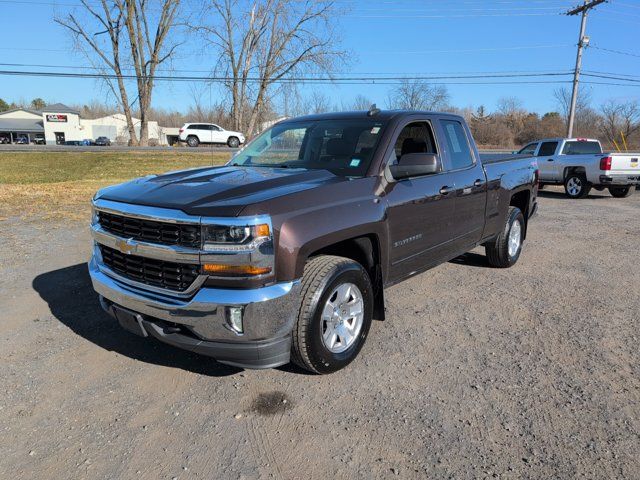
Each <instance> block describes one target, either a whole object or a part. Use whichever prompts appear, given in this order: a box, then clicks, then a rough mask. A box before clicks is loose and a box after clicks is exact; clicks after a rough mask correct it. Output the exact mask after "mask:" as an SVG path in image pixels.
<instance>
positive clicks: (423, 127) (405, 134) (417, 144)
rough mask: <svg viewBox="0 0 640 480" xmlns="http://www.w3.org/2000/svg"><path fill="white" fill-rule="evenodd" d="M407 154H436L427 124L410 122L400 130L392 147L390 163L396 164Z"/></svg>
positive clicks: (431, 132) (434, 144)
mask: <svg viewBox="0 0 640 480" xmlns="http://www.w3.org/2000/svg"><path fill="white" fill-rule="evenodd" d="M407 153H434V154H435V153H438V152H437V150H436V143H435V141H434V137H433V131H432V130H431V125H430V124H429V123H428V122H412V123H409V124H408V125H406V126H405V127H404V128H403V129H402V131H401V132H400V135H398V139H397V140H396V143H395V144H394V147H393V154H392V158H391V163H397V162H398V160H400V157H401V156H402V155H406V154H407Z"/></svg>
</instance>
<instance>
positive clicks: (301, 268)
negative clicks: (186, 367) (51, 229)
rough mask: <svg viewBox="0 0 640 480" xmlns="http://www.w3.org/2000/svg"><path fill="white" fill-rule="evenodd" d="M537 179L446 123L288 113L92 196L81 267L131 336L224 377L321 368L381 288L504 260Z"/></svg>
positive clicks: (346, 346)
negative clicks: (211, 156)
mask: <svg viewBox="0 0 640 480" xmlns="http://www.w3.org/2000/svg"><path fill="white" fill-rule="evenodd" d="M537 184H538V168H537V164H536V161H535V158H511V159H505V160H497V159H496V160H493V161H492V160H485V161H484V162H483V161H481V160H480V157H479V154H478V151H477V149H476V146H475V143H474V141H473V139H472V136H471V133H470V131H469V128H468V126H467V124H466V123H465V121H464V119H463V118H461V117H459V116H456V115H451V114H443V113H429V112H424V113H421V112H414V111H380V110H378V109H372V110H370V111H369V112H355V113H336V114H322V115H313V116H306V117H301V118H295V119H289V120H285V121H282V122H280V123H278V124H276V125H275V126H273V127H272V128H270V129H269V130H267V131H265V132H264V133H262V134H261V135H259V136H258V137H257V138H255V139H254V140H253V141H252V142H250V143H249V144H248V145H247V146H246V147H245V148H244V149H243V150H241V151H240V152H238V153H237V154H236V155H235V156H234V157H233V158H232V159H231V160H230V161H229V163H227V164H226V165H225V166H220V167H203V168H196V169H191V170H184V171H178V172H173V173H166V174H163V175H151V176H148V177H144V178H139V179H136V180H132V181H129V182H127V183H124V184H121V185H116V186H112V187H107V188H105V189H103V190H101V191H99V192H98V193H97V194H96V195H95V197H94V199H93V213H92V222H91V230H92V234H93V240H94V244H93V245H94V247H93V256H92V259H91V261H90V264H89V272H90V275H91V279H92V283H93V287H94V289H95V290H96V292H97V293H98V294H99V299H100V302H101V305H102V307H103V308H104V310H106V311H107V312H108V313H109V314H110V315H111V316H113V317H114V318H115V319H116V320H117V321H118V322H119V323H120V324H121V326H122V327H124V328H125V329H127V330H129V331H130V332H133V333H136V334H138V335H140V336H142V337H155V338H156V339H158V340H160V341H162V342H165V343H167V344H170V345H173V346H176V347H180V348H183V349H187V350H190V351H193V352H197V353H200V354H204V355H208V356H210V357H213V358H214V359H216V360H217V361H219V362H222V363H225V364H229V365H233V366H237V367H243V368H269V367H276V366H280V365H283V364H286V363H288V362H289V361H293V362H295V363H296V364H297V365H299V366H300V367H302V368H304V369H307V370H309V371H311V372H314V373H320V374H324V373H330V372H334V371H336V370H338V369H340V368H343V367H345V366H346V365H347V364H349V363H350V362H351V361H352V360H353V359H354V358H355V357H356V355H357V354H358V352H359V351H360V349H361V348H362V346H363V344H364V342H365V339H366V338H367V335H368V333H369V327H370V325H371V322H372V319H377V320H384V319H385V307H384V306H385V301H384V291H385V288H386V287H389V286H390V285H393V284H396V283H398V282H400V281H402V280H405V279H407V278H410V277H412V276H414V275H417V274H419V273H421V272H424V271H425V270H427V269H429V268H432V267H434V266H436V265H438V264H441V263H443V262H447V261H449V260H451V259H453V258H455V257H457V256H460V255H461V254H463V253H464V252H467V251H468V250H471V249H473V248H474V247H476V246H478V245H483V246H484V247H485V249H486V254H487V258H488V263H489V264H490V265H491V266H494V267H502V268H504V267H510V266H512V265H514V264H515V263H516V262H517V260H518V258H519V256H520V253H521V249H522V245H523V241H524V239H525V237H526V233H527V227H528V224H529V218H530V217H531V216H532V215H533V214H534V212H535V210H536V206H537V202H536V194H537ZM487 274H490V270H488V271H487ZM460 288H464V286H461V287H460ZM425 301H428V299H425Z"/></svg>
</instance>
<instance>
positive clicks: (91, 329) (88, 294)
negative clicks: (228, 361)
mask: <svg viewBox="0 0 640 480" xmlns="http://www.w3.org/2000/svg"><path fill="white" fill-rule="evenodd" d="M32 285H33V289H34V290H35V291H36V292H38V294H39V295H40V297H42V299H43V300H44V301H45V302H47V304H48V305H49V309H50V310H51V313H52V314H53V315H54V316H55V317H56V318H57V319H58V320H59V321H60V322H62V323H63V324H65V325H66V326H67V327H69V328H70V329H71V330H73V332H75V333H76V334H78V335H80V336H81V337H83V338H86V339H87V340H89V341H90V342H93V343H95V344H96V345H98V346H99V347H102V348H104V349H105V350H110V351H114V352H118V353H119V354H121V355H126V356H127V357H129V358H133V359H134V360H139V361H141V362H146V363H152V364H155V365H162V366H166V367H173V368H181V369H183V370H188V371H191V372H194V373H199V374H201V375H208V376H212V377H225V376H228V375H233V374H236V373H238V372H241V371H242V370H241V369H239V368H234V367H229V366H226V365H222V364H220V363H217V362H216V361H215V360H213V359H211V358H208V357H205V356H201V355H196V354H194V353H190V352H187V351H183V350H178V349H176V348H174V347H171V346H169V345H164V344H162V343H160V342H158V341H157V340H154V339H149V338H140V337H136V336H135V335H132V334H130V333H128V332H126V331H125V330H123V329H122V328H120V326H119V325H118V323H117V322H116V321H115V320H113V319H112V318H111V317H110V316H109V315H107V314H106V313H105V312H104V311H103V310H102V308H101V307H100V303H99V302H98V296H97V295H96V293H95V292H94V291H93V288H92V287H91V280H90V278H89V272H88V270H87V264H86V263H81V264H78V265H73V266H71V267H66V268H61V269H59V270H54V271H52V272H47V273H43V274H42V275H38V276H37V277H36V278H35V279H34V280H33V284H32Z"/></svg>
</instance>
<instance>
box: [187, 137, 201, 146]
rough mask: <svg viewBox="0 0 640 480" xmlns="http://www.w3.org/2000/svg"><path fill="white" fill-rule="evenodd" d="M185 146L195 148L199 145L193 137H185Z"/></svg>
mask: <svg viewBox="0 0 640 480" xmlns="http://www.w3.org/2000/svg"><path fill="white" fill-rule="evenodd" d="M187 145H189V146H190V147H197V146H198V145H200V139H199V138H198V137H196V136H195V135H191V136H189V137H187Z"/></svg>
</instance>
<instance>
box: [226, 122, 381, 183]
mask: <svg viewBox="0 0 640 480" xmlns="http://www.w3.org/2000/svg"><path fill="white" fill-rule="evenodd" d="M383 128H384V124H383V123H382V122H381V121H379V120H375V119H368V118H367V119H346V120H316V121H307V122H304V121H302V122H287V123H283V124H280V125H275V126H273V127H272V128H270V129H269V130H267V131H266V132H264V133H262V134H261V135H259V136H258V137H257V138H256V139H255V140H253V141H252V142H251V143H250V144H249V145H247V147H246V148H244V149H243V150H242V151H240V152H238V154H237V155H236V156H235V157H233V158H232V159H231V162H230V164H231V165H242V166H245V167H274V168H306V169H322V170H329V171H331V172H332V173H334V174H336V175H341V176H345V177H363V176H365V175H366V173H367V170H368V168H369V165H370V163H371V159H372V157H373V153H374V152H375V149H376V147H377V145H378V140H379V138H380V137H381V136H382V131H383Z"/></svg>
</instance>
